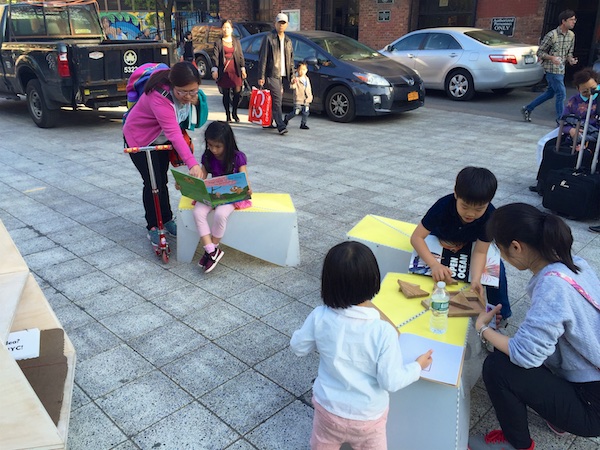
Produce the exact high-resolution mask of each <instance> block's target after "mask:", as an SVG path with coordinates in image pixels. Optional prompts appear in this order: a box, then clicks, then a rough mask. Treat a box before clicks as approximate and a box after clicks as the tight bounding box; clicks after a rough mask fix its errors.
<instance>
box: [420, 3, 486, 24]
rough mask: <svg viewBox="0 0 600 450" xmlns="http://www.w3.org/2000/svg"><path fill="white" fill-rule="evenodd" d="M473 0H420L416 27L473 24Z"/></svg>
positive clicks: (474, 6)
mask: <svg viewBox="0 0 600 450" xmlns="http://www.w3.org/2000/svg"><path fill="white" fill-rule="evenodd" d="M476 7H477V6H476V2H475V0H444V1H440V0H421V1H420V2H419V19H418V25H417V28H428V27H444V26H448V27H469V26H471V27H472V26H474V25H475V9H476Z"/></svg>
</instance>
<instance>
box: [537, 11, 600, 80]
mask: <svg viewBox="0 0 600 450" xmlns="http://www.w3.org/2000/svg"><path fill="white" fill-rule="evenodd" d="M566 9H572V10H573V11H575V15H576V17H577V24H576V25H575V28H574V29H573V32H574V33H575V50H574V51H573V56H574V57H575V58H577V59H578V60H579V64H577V65H576V66H569V65H567V67H566V72H565V79H566V80H571V79H573V74H574V73H575V72H577V71H578V70H581V69H583V68H584V67H591V66H592V65H593V64H594V61H595V60H596V59H597V58H598V56H599V55H598V54H597V53H598V51H599V50H600V47H599V46H600V9H599V8H598V2H590V1H589V0H548V3H547V4H546V13H545V15H544V28H543V30H542V35H541V36H540V41H541V39H542V38H543V37H544V36H545V35H546V33H548V31H550V30H552V29H554V28H556V27H557V26H558V25H559V23H558V15H559V14H560V13H561V12H562V11H564V10H566Z"/></svg>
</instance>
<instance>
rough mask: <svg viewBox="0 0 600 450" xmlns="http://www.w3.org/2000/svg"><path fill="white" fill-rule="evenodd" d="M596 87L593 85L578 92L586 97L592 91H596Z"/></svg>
mask: <svg viewBox="0 0 600 450" xmlns="http://www.w3.org/2000/svg"><path fill="white" fill-rule="evenodd" d="M597 88H598V86H594V87H592V88H586V89H582V90H581V91H579V92H580V93H581V95H585V96H586V97H588V96H589V95H590V94H591V92H592V91H594V92H596V89H597Z"/></svg>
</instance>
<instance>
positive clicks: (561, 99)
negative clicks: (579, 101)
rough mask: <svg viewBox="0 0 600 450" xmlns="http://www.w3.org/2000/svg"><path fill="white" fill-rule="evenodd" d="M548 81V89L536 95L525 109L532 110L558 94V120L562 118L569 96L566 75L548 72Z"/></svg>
mask: <svg viewBox="0 0 600 450" xmlns="http://www.w3.org/2000/svg"><path fill="white" fill-rule="evenodd" d="M546 81H547V82H548V89H546V91H545V92H544V93H543V94H541V95H539V96H538V97H536V98H535V99H534V100H533V101H532V102H531V103H530V104H529V105H527V106H526V107H525V109H526V110H527V111H530V112H531V111H533V110H534V109H535V108H537V107H538V106H540V105H541V104H542V103H544V102H545V101H546V100H550V99H551V98H552V97H554V96H555V95H556V120H560V118H561V117H562V113H563V109H564V107H565V98H567V89H566V88H565V76H564V75H558V74H555V73H547V74H546Z"/></svg>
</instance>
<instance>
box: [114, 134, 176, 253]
mask: <svg viewBox="0 0 600 450" xmlns="http://www.w3.org/2000/svg"><path fill="white" fill-rule="evenodd" d="M172 149H173V146H172V145H170V144H167V145H153V146H148V147H127V148H125V149H124V150H123V152H125V153H139V152H146V161H148V171H149V172H150V186H151V187H152V198H153V200H154V209H155V210H156V223H157V224H158V246H156V247H154V251H155V252H156V256H159V257H161V258H162V260H163V262H164V263H165V264H166V263H168V262H169V254H170V253H171V249H170V248H169V244H168V242H167V237H166V233H165V228H164V224H163V221H162V214H161V212H160V201H159V199H158V186H157V185H156V177H155V176H154V166H153V165H152V156H151V153H150V152H152V151H158V150H172Z"/></svg>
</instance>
